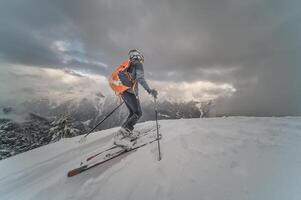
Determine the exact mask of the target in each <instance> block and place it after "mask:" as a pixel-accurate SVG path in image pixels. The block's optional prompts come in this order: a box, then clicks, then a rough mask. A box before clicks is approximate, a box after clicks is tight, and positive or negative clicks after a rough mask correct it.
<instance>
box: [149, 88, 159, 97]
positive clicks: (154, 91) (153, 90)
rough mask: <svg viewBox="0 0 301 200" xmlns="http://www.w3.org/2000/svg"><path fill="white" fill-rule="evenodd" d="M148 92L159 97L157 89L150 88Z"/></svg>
mask: <svg viewBox="0 0 301 200" xmlns="http://www.w3.org/2000/svg"><path fill="white" fill-rule="evenodd" d="M148 93H149V94H150V95H152V96H153V97H154V98H157V96H158V92H157V90H155V89H150V90H149V92H148Z"/></svg>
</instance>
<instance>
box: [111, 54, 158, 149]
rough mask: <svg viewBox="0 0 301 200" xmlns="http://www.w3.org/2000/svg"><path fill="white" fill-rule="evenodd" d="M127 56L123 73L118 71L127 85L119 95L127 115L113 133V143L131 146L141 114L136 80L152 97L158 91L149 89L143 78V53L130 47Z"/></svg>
mask: <svg viewBox="0 0 301 200" xmlns="http://www.w3.org/2000/svg"><path fill="white" fill-rule="evenodd" d="M128 56H129V60H128V61H126V63H127V66H126V68H125V70H124V73H119V79H120V81H121V82H122V83H123V84H124V85H126V86H127V87H128V89H127V90H125V91H124V92H122V93H121V94H120V95H121V98H122V99H123V101H124V103H125V105H126V107H127V108H128V110H129V115H128V118H127V119H126V121H125V122H124V123H123V125H122V126H121V128H120V130H118V131H117V133H116V134H115V135H114V144H115V145H119V146H123V147H125V148H131V146H132V141H133V140H135V139H137V137H138V136H139V133H138V132H136V131H133V130H134V126H135V124H136V123H137V121H138V120H139V118H140V117H141V116H142V110H141V106H140V101H139V96H138V84H137V82H138V83H139V84H140V85H142V86H143V88H144V89H145V90H146V91H147V92H148V93H149V94H151V95H152V96H153V97H154V98H157V95H158V92H157V91H156V90H155V89H151V88H150V87H149V86H148V84H147V82H146V81H145V79H144V69H143V62H144V57H143V55H142V54H141V53H140V52H139V51H138V50H136V49H132V50H130V51H129V53H128Z"/></svg>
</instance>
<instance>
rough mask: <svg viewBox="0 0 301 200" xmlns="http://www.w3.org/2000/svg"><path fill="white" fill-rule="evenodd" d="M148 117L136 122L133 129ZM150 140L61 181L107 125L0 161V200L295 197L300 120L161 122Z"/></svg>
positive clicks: (99, 143) (104, 141)
mask: <svg viewBox="0 0 301 200" xmlns="http://www.w3.org/2000/svg"><path fill="white" fill-rule="evenodd" d="M154 124H155V122H145V123H141V124H138V125H137V127H138V129H139V128H140V129H141V128H143V127H144V128H145V127H152V126H154ZM160 125H161V128H160V132H161V133H162V136H163V139H162V140H161V145H162V146H161V147H162V156H163V158H162V160H161V161H160V162H158V161H157V158H158V157H157V156H158V155H157V154H158V150H157V143H152V144H150V145H147V146H145V147H142V148H140V149H138V150H137V151H133V152H128V153H126V154H124V155H122V156H120V157H117V158H115V159H112V160H110V161H108V162H106V163H104V164H103V165H100V166H97V167H95V168H92V169H90V170H88V171H86V172H83V173H81V174H79V175H77V176H74V177H71V178H67V176H66V174H67V171H69V170H70V169H73V168H75V167H78V165H79V163H80V161H81V160H82V159H83V158H86V157H87V156H88V155H91V154H92V153H93V152H98V151H100V150H101V149H103V148H104V147H105V146H108V144H109V143H110V142H112V141H111V140H112V136H113V133H114V132H115V131H116V130H117V129H116V128H114V129H109V130H104V131H101V132H98V133H94V134H91V136H89V137H88V141H87V142H86V143H85V144H79V143H78V142H77V141H78V140H79V139H80V137H77V138H71V139H64V140H61V141H59V142H57V143H54V144H50V145H47V146H44V147H41V148H38V149H35V150H32V151H29V152H26V153H23V154H19V155H17V156H14V157H11V158H8V159H5V160H2V161H0V171H1V174H0V199H1V200H2V199H3V200H19V199H20V200H23V199H24V200H27V199H39V200H40V199H43V200H44V199H56V200H60V199H62V200H64V199H70V200H71V199H75V200H76V199H79V200H83V199H95V200H96V199H101V200H121V199H122V200H133V199H137V200H138V199H146V200H148V199H162V200H163V199H164V200H167V199H170V200H174V199H175V200H177V199H179V200H180V199H181V200H182V199H196V200H197V199H198V200H199V199H202V200H215V199H218V200H227V199H229V200H236V199H237V200H244V199H246V200H261V199H262V200H284V199H285V200H300V199H301V189H300V188H301V170H300V168H301V157H300V156H299V155H300V153H301V145H300V144H301V117H284V118H256V117H228V118H207V119H180V120H162V121H160Z"/></svg>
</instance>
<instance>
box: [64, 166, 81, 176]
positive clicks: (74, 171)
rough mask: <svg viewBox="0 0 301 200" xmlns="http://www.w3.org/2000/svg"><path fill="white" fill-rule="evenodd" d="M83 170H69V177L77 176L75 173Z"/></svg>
mask: <svg viewBox="0 0 301 200" xmlns="http://www.w3.org/2000/svg"><path fill="white" fill-rule="evenodd" d="M81 171H82V170H81V168H77V169H73V170H71V171H69V172H68V174H67V176H68V177H72V176H75V175H77V174H79V173H81Z"/></svg>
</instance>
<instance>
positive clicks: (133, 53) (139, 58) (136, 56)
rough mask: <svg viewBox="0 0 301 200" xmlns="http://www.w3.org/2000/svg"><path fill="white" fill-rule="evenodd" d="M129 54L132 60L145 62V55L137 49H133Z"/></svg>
mask: <svg viewBox="0 0 301 200" xmlns="http://www.w3.org/2000/svg"><path fill="white" fill-rule="evenodd" d="M128 55H129V59H130V61H131V62H144V56H143V55H142V53H140V52H139V51H138V50H137V49H131V50H130V51H129V54H128Z"/></svg>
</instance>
